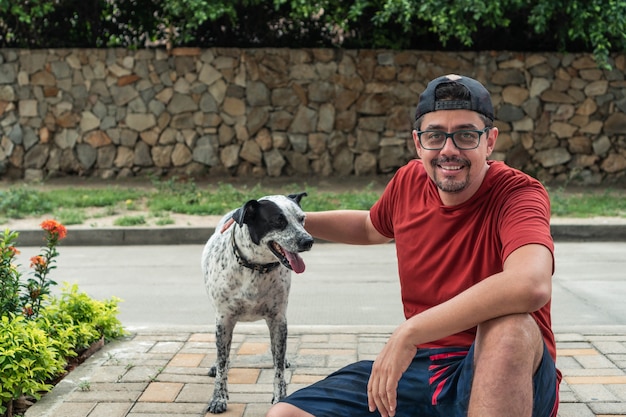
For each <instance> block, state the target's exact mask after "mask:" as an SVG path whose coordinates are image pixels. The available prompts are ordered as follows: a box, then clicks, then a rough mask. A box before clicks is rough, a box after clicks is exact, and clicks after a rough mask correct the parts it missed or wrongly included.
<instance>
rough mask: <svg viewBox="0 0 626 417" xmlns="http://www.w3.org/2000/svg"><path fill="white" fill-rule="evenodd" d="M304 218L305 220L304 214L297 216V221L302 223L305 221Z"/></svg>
mask: <svg viewBox="0 0 626 417" xmlns="http://www.w3.org/2000/svg"><path fill="white" fill-rule="evenodd" d="M305 220H306V216H300V217H299V218H298V221H299V222H300V224H302V225H303V224H304V221H305Z"/></svg>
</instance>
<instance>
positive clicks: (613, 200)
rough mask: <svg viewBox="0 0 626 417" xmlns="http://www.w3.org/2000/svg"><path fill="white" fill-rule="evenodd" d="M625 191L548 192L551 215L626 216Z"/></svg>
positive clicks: (583, 216)
mask: <svg viewBox="0 0 626 417" xmlns="http://www.w3.org/2000/svg"><path fill="white" fill-rule="evenodd" d="M624 194H625V193H624V192H623V191H622V192H617V191H614V190H610V189H607V190H604V191H603V192H600V193H598V192H591V193H583V192H574V193H567V192H565V191H563V190H557V191H553V192H551V193H550V201H551V204H552V215H553V216H557V217H580V218H585V217H626V196H625V195H624Z"/></svg>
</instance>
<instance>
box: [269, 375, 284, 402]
mask: <svg viewBox="0 0 626 417" xmlns="http://www.w3.org/2000/svg"><path fill="white" fill-rule="evenodd" d="M286 396H287V384H285V381H279V382H278V383H277V384H276V385H275V386H274V396H273V397H272V404H276V403H277V402H279V401H280V400H282V399H283V398H285V397H286Z"/></svg>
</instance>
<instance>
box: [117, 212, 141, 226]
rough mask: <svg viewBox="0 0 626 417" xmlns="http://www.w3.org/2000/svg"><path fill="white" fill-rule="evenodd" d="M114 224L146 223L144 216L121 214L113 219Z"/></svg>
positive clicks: (132, 224)
mask: <svg viewBox="0 0 626 417" xmlns="http://www.w3.org/2000/svg"><path fill="white" fill-rule="evenodd" d="M113 224H114V225H115V226H140V225H142V224H146V217H145V216H142V215H139V216H122V217H120V218H118V219H115V221H114V222H113Z"/></svg>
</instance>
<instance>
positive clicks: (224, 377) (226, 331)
mask: <svg viewBox="0 0 626 417" xmlns="http://www.w3.org/2000/svg"><path fill="white" fill-rule="evenodd" d="M235 323H236V322H235V321H234V320H229V319H225V318H223V317H222V318H221V319H220V318H218V319H217V320H216V326H215V346H216V348H217V361H216V362H215V365H214V366H213V368H211V370H210V371H209V375H210V376H213V375H214V376H215V388H214V390H213V398H212V399H211V402H210V403H209V407H208V411H209V412H211V413H213V414H217V413H223V412H224V411H226V406H227V403H228V367H229V362H230V361H229V356H230V345H231V342H232V339H233V329H234V328H235ZM212 374H213V375H212Z"/></svg>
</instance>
